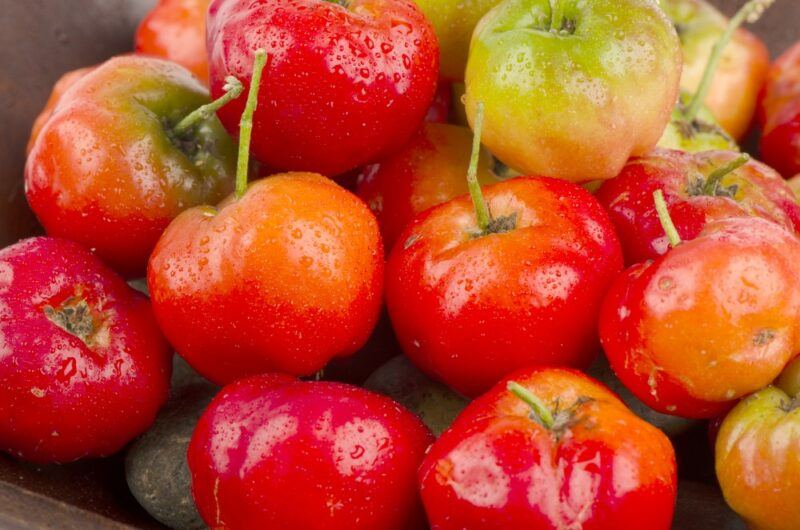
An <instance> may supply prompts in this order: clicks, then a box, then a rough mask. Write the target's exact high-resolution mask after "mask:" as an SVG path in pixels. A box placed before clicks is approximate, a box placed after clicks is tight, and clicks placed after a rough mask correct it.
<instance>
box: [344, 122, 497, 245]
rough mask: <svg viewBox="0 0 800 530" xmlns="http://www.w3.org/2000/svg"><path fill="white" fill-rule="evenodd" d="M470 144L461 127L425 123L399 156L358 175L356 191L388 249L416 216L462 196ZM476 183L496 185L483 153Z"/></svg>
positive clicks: (464, 187) (467, 133)
mask: <svg viewBox="0 0 800 530" xmlns="http://www.w3.org/2000/svg"><path fill="white" fill-rule="evenodd" d="M471 144H472V132H471V131H470V130H469V129H468V128H466V127H460V126H458V125H445V124H438V123H427V124H425V125H424V126H423V127H422V128H421V129H420V130H419V131H417V133H416V134H415V135H414V136H413V137H412V138H411V140H409V142H408V143H407V144H406V145H405V146H404V147H403V148H402V149H400V150H399V151H398V152H396V153H394V154H393V155H391V156H389V157H387V158H385V159H383V160H381V161H380V162H378V163H376V164H373V165H370V166H367V167H365V168H364V169H363V170H362V171H361V174H360V175H359V177H358V187H357V188H356V193H357V194H358V196H359V197H361V198H362V199H363V200H364V202H366V203H367V205H369V207H370V209H371V210H372V212H373V213H374V214H375V216H376V217H377V218H378V223H379V224H380V226H381V235H382V236H383V244H384V246H385V247H386V249H387V250H390V249H391V248H392V247H393V246H394V243H395V241H396V240H397V236H399V235H400V232H402V230H403V229H404V228H405V227H406V226H407V225H408V224H409V223H410V222H411V220H412V219H414V217H415V216H416V215H417V214H419V213H421V212H423V211H425V210H427V209H428V208H430V207H432V206H436V205H438V204H441V203H443V202H447V201H449V200H451V199H455V198H456V197H458V196H459V195H466V193H467V182H466V181H465V180H464V175H465V174H466V172H467V167H468V166H469V159H470V145H471ZM478 181H479V182H480V183H481V184H491V183H495V182H497V181H498V178H497V177H496V176H495V174H494V173H493V172H492V168H491V157H490V156H489V154H488V153H484V156H481V158H480V162H479V164H478Z"/></svg>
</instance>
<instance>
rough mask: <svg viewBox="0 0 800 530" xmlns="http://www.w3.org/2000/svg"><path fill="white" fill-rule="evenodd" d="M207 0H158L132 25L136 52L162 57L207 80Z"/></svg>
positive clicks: (209, 1) (201, 79) (205, 81)
mask: <svg viewBox="0 0 800 530" xmlns="http://www.w3.org/2000/svg"><path fill="white" fill-rule="evenodd" d="M210 4H211V0H159V1H158V4H156V5H155V7H153V9H151V10H150V11H149V12H148V13H147V15H146V16H145V17H144V19H142V22H141V23H140V24H139V27H138V28H137V29H136V36H135V37H134V49H135V50H136V52H137V53H143V54H146V55H153V56H156V57H163V58H164V59H169V60H170V61H173V62H176V63H178V64H179V65H181V66H183V67H184V68H186V69H187V70H189V71H190V72H192V73H193V74H194V75H196V76H197V78H198V79H199V80H200V81H202V82H203V83H204V84H206V85H207V84H208V54H207V53H206V13H207V12H208V6H209V5H210Z"/></svg>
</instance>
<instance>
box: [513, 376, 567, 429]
mask: <svg viewBox="0 0 800 530" xmlns="http://www.w3.org/2000/svg"><path fill="white" fill-rule="evenodd" d="M506 388H507V389H508V391H509V392H511V393H512V394H514V395H515V396H517V397H518V398H520V399H521V400H522V401H524V402H525V404H526V405H528V406H529V407H530V408H531V410H532V411H533V416H534V418H535V419H536V421H537V422H538V423H540V424H541V425H542V426H543V427H544V428H545V429H552V428H553V425H554V424H555V419H554V418H553V413H552V412H550V409H549V408H547V405H545V404H544V402H543V401H542V400H541V399H539V398H538V397H536V395H535V394H534V393H533V392H531V391H530V390H528V389H527V388H525V387H524V386H522V385H521V384H519V383H517V382H516V381H509V382H508V384H507V385H506Z"/></svg>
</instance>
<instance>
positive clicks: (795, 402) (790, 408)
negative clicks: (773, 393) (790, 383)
mask: <svg viewBox="0 0 800 530" xmlns="http://www.w3.org/2000/svg"><path fill="white" fill-rule="evenodd" d="M797 409H800V396H797V397H795V398H793V399H789V400H788V401H782V402H781V410H783V411H784V412H786V413H789V412H794V411H795V410H797Z"/></svg>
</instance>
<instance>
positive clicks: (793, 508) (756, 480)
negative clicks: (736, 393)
mask: <svg viewBox="0 0 800 530" xmlns="http://www.w3.org/2000/svg"><path fill="white" fill-rule="evenodd" d="M799 374H800V363H798V362H797V361H795V362H794V363H792V364H790V365H789V366H788V367H787V368H786V370H785V371H784V373H783V374H781V377H780V378H779V379H778V381H777V382H776V384H775V385H774V386H769V387H767V388H765V389H763V390H760V391H758V392H756V393H755V394H753V395H751V396H748V397H747V398H746V399H744V400H742V401H741V402H740V403H739V404H738V405H736V408H734V409H733V410H732V411H731V412H730V414H728V415H727V416H726V417H725V420H724V421H723V422H722V425H721V426H720V429H719V436H718V437H717V442H716V451H715V461H716V471H717V478H718V479H719V483H720V486H721V488H722V493H723V494H724V496H725V500H726V501H727V502H728V504H729V505H730V507H731V508H732V509H733V510H734V511H736V512H737V513H738V514H739V515H740V516H741V517H742V519H744V520H745V521H746V522H747V524H748V527H749V528H754V529H759V530H793V529H795V528H798V527H800V506H798V503H797V496H798V495H800V483H798V481H797V476H798V473H800V460H798V458H797V454H798V452H800V385H799V384H798V382H799V381H800V379H798V375H799Z"/></svg>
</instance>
